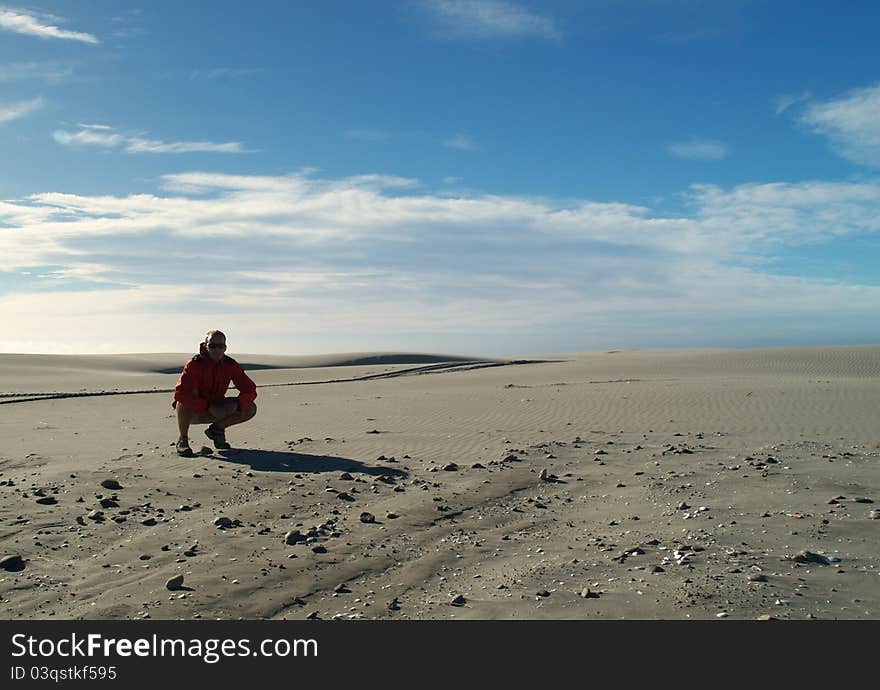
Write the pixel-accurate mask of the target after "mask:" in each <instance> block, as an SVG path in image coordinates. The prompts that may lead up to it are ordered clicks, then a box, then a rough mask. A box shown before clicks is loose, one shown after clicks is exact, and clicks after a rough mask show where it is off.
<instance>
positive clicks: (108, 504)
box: [101, 498, 119, 508]
mask: <svg viewBox="0 0 880 690" xmlns="http://www.w3.org/2000/svg"><path fill="white" fill-rule="evenodd" d="M101 507H102V508H118V507H119V502H118V501H116V500H115V499H112V498H102V499H101Z"/></svg>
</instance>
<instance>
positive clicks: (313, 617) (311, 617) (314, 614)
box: [306, 431, 379, 621]
mask: <svg viewBox="0 0 880 690" xmlns="http://www.w3.org/2000/svg"><path fill="white" fill-rule="evenodd" d="M367 433H368V434H369V433H371V432H369V431H368V432H367ZM372 433H377V434H378V433H379V432H378V431H376V432H372ZM306 620H310V621H316V620H318V612H317V611H312V612H311V613H310V614H309V615H308V616H306Z"/></svg>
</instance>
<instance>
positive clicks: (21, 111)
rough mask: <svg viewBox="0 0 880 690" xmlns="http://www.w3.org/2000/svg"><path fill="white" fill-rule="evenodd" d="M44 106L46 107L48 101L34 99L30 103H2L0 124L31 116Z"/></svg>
mask: <svg viewBox="0 0 880 690" xmlns="http://www.w3.org/2000/svg"><path fill="white" fill-rule="evenodd" d="M44 105H46V101H45V100H43V99H42V98H33V99H31V100H29V101H16V102H13V103H0V124H2V123H4V122H11V121H12V120H17V119H19V118H20V117H25V116H26V115H30V114H31V113H32V112H34V111H35V110H39V109H40V108H42V107H43V106H44Z"/></svg>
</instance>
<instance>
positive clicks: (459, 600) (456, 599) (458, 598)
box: [449, 594, 467, 606]
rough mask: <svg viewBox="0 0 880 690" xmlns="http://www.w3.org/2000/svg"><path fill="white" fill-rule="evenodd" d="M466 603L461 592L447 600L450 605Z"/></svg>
mask: <svg viewBox="0 0 880 690" xmlns="http://www.w3.org/2000/svg"><path fill="white" fill-rule="evenodd" d="M466 603H467V599H465V598H464V597H463V596H462V595H461V594H458V595H456V596H454V597H453V598H452V599H450V601H449V604H450V605H451V606H464V605H465V604H466Z"/></svg>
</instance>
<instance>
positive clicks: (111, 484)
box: [101, 479, 122, 491]
mask: <svg viewBox="0 0 880 690" xmlns="http://www.w3.org/2000/svg"><path fill="white" fill-rule="evenodd" d="M101 486H103V487H104V488H105V489H110V491H118V490H119V489H121V488H122V485H121V484H120V483H119V482H118V481H116V480H115V479H105V480H104V481H102V482H101Z"/></svg>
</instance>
